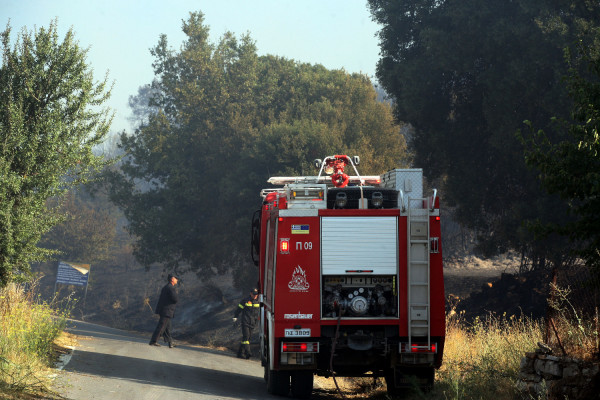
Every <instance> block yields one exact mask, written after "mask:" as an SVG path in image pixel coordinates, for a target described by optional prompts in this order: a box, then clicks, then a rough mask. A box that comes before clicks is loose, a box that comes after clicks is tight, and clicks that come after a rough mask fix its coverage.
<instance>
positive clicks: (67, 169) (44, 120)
mask: <svg viewBox="0 0 600 400" xmlns="http://www.w3.org/2000/svg"><path fill="white" fill-rule="evenodd" d="M56 24H57V23H56V21H53V22H51V23H50V26H49V27H48V28H40V29H38V30H36V31H34V32H28V31H27V30H26V29H23V31H22V32H21V33H20V34H19V35H18V36H17V40H16V42H15V44H14V46H11V36H10V34H11V28H10V26H8V27H7V28H6V30H5V31H4V32H2V34H1V40H2V66H1V68H0V285H6V284H7V283H8V282H9V281H11V280H12V279H14V278H23V277H26V276H27V274H28V272H29V271H30V269H29V263H30V262H32V261H39V260H43V259H44V258H45V257H46V256H48V255H49V254H50V253H51V252H50V251H48V250H46V249H43V248H40V247H38V246H37V243H38V241H39V240H40V237H41V235H42V234H43V233H45V232H47V231H48V230H49V229H50V228H52V226H54V225H55V224H56V223H57V222H58V220H59V219H60V218H59V215H58V213H56V212H55V211H56V210H51V209H48V207H47V206H46V204H47V200H48V199H49V198H51V197H60V196H61V195H62V194H63V193H64V192H65V191H66V190H67V189H68V188H69V187H73V186H75V185H78V184H80V183H81V182H84V181H86V180H87V179H88V178H89V177H90V174H92V173H93V172H94V171H97V170H98V169H99V168H100V167H101V166H102V164H103V161H102V160H103V158H102V157H100V156H95V155H94V154H93V153H92V147H93V146H95V145H96V144H98V143H100V142H101V141H102V139H103V138H104V136H105V135H106V134H107V132H108V129H109V125H110V119H111V118H110V117H109V116H108V110H107V109H103V108H101V106H102V104H103V103H104V101H105V100H106V99H107V98H108V96H109V94H110V90H107V85H106V79H105V80H104V81H101V82H95V81H94V79H93V76H92V71H91V69H90V67H89V65H88V64H87V63H86V50H84V49H81V48H80V47H79V45H78V43H77V42H76V41H75V38H74V34H73V32H72V31H71V30H69V32H67V34H66V35H65V37H64V39H63V40H62V41H60V40H59V37H58V33H57V27H56Z"/></svg>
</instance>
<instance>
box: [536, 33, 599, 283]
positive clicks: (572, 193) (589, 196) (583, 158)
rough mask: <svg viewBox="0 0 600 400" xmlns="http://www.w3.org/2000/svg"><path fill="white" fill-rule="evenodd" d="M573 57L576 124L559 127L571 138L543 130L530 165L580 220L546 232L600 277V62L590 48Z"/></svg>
mask: <svg viewBox="0 0 600 400" xmlns="http://www.w3.org/2000/svg"><path fill="white" fill-rule="evenodd" d="M595 37H596V39H600V36H597V35H596V36H595ZM568 54H569V65H570V70H569V79H568V83H569V85H568V87H569V94H570V96H571V98H573V100H574V106H573V108H572V111H571V115H570V119H569V120H563V121H557V123H556V125H555V126H554V129H555V130H561V131H566V132H568V136H567V137H566V138H564V139H563V140H561V141H559V142H556V141H555V140H553V136H555V135H551V134H547V133H545V132H544V131H543V130H540V131H538V132H537V133H536V134H532V135H529V136H528V137H527V140H525V143H526V144H527V152H526V160H527V163H528V165H530V166H532V167H535V169H536V170H537V171H538V172H539V177H540V179H541V181H542V183H543V185H544V187H545V188H546V189H547V190H548V191H550V192H551V193H557V194H559V195H560V196H561V197H562V198H563V199H565V200H567V201H568V202H569V205H570V208H571V210H572V212H573V214H574V217H575V218H574V220H573V221H570V222H569V223H567V224H565V225H560V226H556V225H555V226H549V227H548V226H546V229H548V228H549V230H550V231H554V232H560V233H562V234H565V235H568V236H570V238H571V239H572V240H573V241H574V242H575V243H576V244H577V250H578V255H579V256H580V257H582V258H583V259H584V260H585V261H586V264H587V265H588V266H590V267H592V268H594V269H595V271H596V272H597V273H598V274H600V253H599V249H600V230H599V229H598V226H600V138H599V134H598V132H599V131H600V57H599V55H598V52H597V51H595V49H594V48H593V47H589V46H586V45H580V46H579V47H578V53H577V57H571V56H570V52H569V53H568Z"/></svg>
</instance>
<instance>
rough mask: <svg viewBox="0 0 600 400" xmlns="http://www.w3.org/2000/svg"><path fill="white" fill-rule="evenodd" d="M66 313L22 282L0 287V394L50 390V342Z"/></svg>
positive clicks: (60, 329)
mask: <svg viewBox="0 0 600 400" xmlns="http://www.w3.org/2000/svg"><path fill="white" fill-rule="evenodd" d="M66 317H67V316H66V312H57V311H56V310H55V309H53V307H51V306H50V305H48V304H46V303H44V302H41V301H40V300H39V299H36V298H35V297H34V295H33V291H32V290H26V289H25V288H24V287H23V286H20V285H16V284H9V285H8V286H7V287H5V288H3V289H0V397H1V396H2V395H6V396H9V395H10V393H18V392H29V393H39V392H45V391H48V390H49V383H50V378H49V376H50V375H51V373H52V371H51V364H52V345H53V342H54V340H55V339H56V338H57V337H58V336H59V335H60V334H61V333H62V331H63V329H64V328H65V324H66ZM9 398H10V397H9Z"/></svg>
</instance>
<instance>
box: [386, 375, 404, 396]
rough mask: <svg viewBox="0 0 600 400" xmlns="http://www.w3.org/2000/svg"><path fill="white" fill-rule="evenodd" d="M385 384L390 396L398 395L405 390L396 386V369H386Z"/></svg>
mask: <svg viewBox="0 0 600 400" xmlns="http://www.w3.org/2000/svg"><path fill="white" fill-rule="evenodd" d="M385 386H386V389H387V393H388V394H389V395H390V396H398V395H400V394H402V392H403V390H402V389H401V388H397V387H396V381H395V379H394V370H393V369H388V370H387V371H385Z"/></svg>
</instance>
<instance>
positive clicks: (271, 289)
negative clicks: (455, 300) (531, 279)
mask: <svg viewBox="0 0 600 400" xmlns="http://www.w3.org/2000/svg"><path fill="white" fill-rule="evenodd" d="M315 164H316V165H317V166H318V167H319V168H320V170H319V174H318V176H313V177H274V178H271V179H270V180H269V182H270V183H273V184H275V185H283V187H280V188H273V189H264V190H263V191H262V192H261V194H262V196H263V204H262V207H261V209H260V210H258V211H257V212H256V213H255V215H254V218H253V221H252V227H253V228H252V253H253V260H254V262H255V264H256V265H257V266H258V267H259V283H260V290H261V320H260V344H261V362H262V365H263V367H264V370H265V380H266V383H267V390H268V391H269V393H272V394H277V395H282V396H285V395H288V394H289V392H290V391H291V393H292V396H293V397H295V398H308V397H310V394H311V392H312V386H313V376H314V375H315V374H317V375H321V376H326V377H329V376H374V377H383V378H385V381H386V384H387V388H388V392H389V393H392V394H395V393H397V392H398V391H399V390H401V389H402V388H404V387H407V386H413V385H415V384H416V385H418V386H421V387H430V386H431V385H433V381H434V374H435V369H436V368H439V366H440V365H441V362H442V354H443V346H444V336H445V318H444V286H443V275H442V274H443V271H442V254H441V241H440V217H439V198H438V196H437V193H436V191H434V192H433V193H432V195H431V196H428V197H425V196H424V195H423V193H422V191H423V189H422V171H421V170H420V169H409V170H393V171H390V172H388V173H386V174H384V175H382V176H362V177H361V176H360V175H359V174H358V171H357V170H356V165H357V164H358V157H354V158H350V157H348V156H340V155H336V156H330V157H326V158H325V159H324V160H322V161H321V160H316V161H315ZM347 166H351V167H353V168H354V172H355V174H356V175H352V176H349V175H347V174H346V173H345V171H344V168H345V167H347ZM325 174H328V175H329V176H325Z"/></svg>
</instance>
